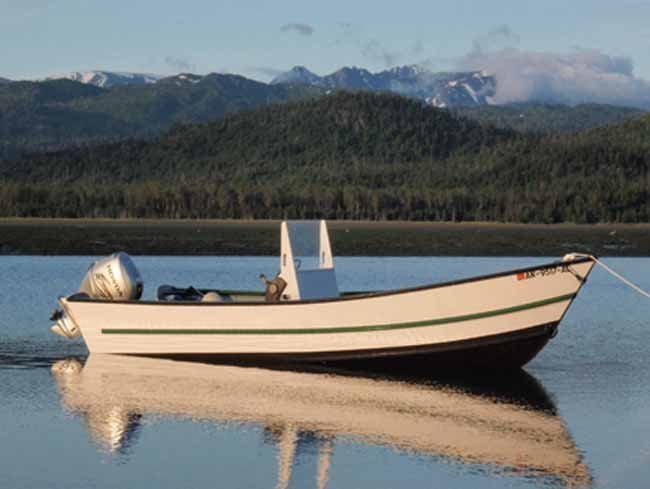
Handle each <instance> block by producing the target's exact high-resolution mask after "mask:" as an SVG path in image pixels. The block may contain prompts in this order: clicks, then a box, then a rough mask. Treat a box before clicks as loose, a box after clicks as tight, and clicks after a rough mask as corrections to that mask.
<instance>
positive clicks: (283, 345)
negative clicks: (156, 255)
mask: <svg viewBox="0 0 650 489" xmlns="http://www.w3.org/2000/svg"><path fill="white" fill-rule="evenodd" d="M593 264H594V263H593V261H592V260H589V259H578V260H573V261H571V262H555V263H551V264H546V265H542V266H539V267H533V268H528V269H522V270H513V271H510V272H506V273H502V274H495V275H490V276H485V277H476V278H472V279H466V280H462V281H456V282H450V283H444V284H436V285H431V286H427V287H418V288H413V289H405V290H399V291H395V292H386V293H375V294H368V295H362V296H352V297H343V298H340V299H330V300H316V301H301V302H283V303H259V302H256V303H253V302H251V303H189V302H182V303H178V302H176V303H174V302H171V303H166V302H146V301H140V302H137V301H128V302H127V301H125V302H108V301H95V300H83V299H71V300H66V299H62V300H61V303H62V305H63V307H64V309H65V310H66V313H67V314H69V316H70V317H71V318H72V319H73V320H74V321H75V323H76V324H77V325H78V326H79V328H80V330H81V332H82V334H83V337H84V339H85V341H86V344H87V345H88V349H89V350H90V351H91V352H95V353H121V354H134V355H151V356H168V357H192V356H196V357H213V358H215V359H222V360H224V361H239V362H246V361H251V362H256V363H257V362H260V361H263V362H265V361H271V362H278V361H281V362H296V361H301V362H304V361H311V362H354V361H359V360H366V361H370V360H371V361H373V362H375V363H379V364H385V365H388V364H390V363H392V362H393V361H394V360H397V361H399V362H402V361H403V360H409V361H412V363H415V364H417V363H422V362H424V363H444V364H452V365H467V366H470V367H472V366H488V367H494V368H503V367H518V366H521V365H523V364H525V363H526V362H527V361H529V360H530V359H531V358H532V357H533V356H534V355H535V354H536V353H537V352H538V351H539V350H540V349H541V348H542V347H543V346H544V345H545V344H546V342H547V341H548V340H549V338H550V337H551V336H552V335H553V334H554V333H555V332H556V330H557V326H558V324H559V322H560V320H561V319H562V317H563V316H564V314H565V313H566V311H567V309H568V307H569V306H570V304H571V302H572V301H573V299H574V298H575V296H576V294H577V293H578V291H579V289H580V287H581V286H582V284H583V283H584V280H585V279H586V277H587V275H588V274H589V272H590V271H591V269H592V267H593Z"/></svg>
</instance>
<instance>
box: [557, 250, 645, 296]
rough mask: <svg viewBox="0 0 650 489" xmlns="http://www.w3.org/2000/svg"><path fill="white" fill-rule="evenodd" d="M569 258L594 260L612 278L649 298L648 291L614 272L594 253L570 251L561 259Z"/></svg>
mask: <svg viewBox="0 0 650 489" xmlns="http://www.w3.org/2000/svg"><path fill="white" fill-rule="evenodd" d="M571 258H589V259H591V260H593V261H594V262H596V263H597V264H598V265H600V266H601V267H603V268H604V269H605V271H607V272H608V273H610V274H611V275H612V276H613V277H614V278H617V279H619V280H620V281H621V282H623V283H624V284H625V285H627V286H628V287H631V288H632V289H634V290H636V291H637V292H638V293H639V294H641V295H642V296H645V297H646V298H647V299H650V293H648V292H647V291H645V290H643V289H642V288H641V287H639V286H638V285H636V284H635V283H632V282H631V281H630V280H628V279H626V278H625V277H624V276H623V275H621V274H620V273H618V272H616V271H615V270H612V269H611V268H610V267H608V266H607V265H605V264H604V263H603V262H602V261H600V260H599V259H598V258H596V257H595V256H594V255H586V254H584V253H570V254H569V255H566V256H565V257H564V258H563V261H564V260H567V259H571Z"/></svg>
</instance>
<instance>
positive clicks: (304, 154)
mask: <svg viewBox="0 0 650 489" xmlns="http://www.w3.org/2000/svg"><path fill="white" fill-rule="evenodd" d="M649 135H650V117H649V116H645V117H642V118H639V119H635V120H632V121H628V122H626V123H623V124H620V125H617V126H613V127H608V128H601V129H592V130H589V131H586V132H581V133H577V134H569V135H561V136H558V135H556V136H535V135H522V134H519V133H516V132H514V131H509V130H503V129H496V128H494V127H492V126H486V125H480V124H478V123H476V122H473V121H470V120H468V119H465V118H462V117H459V116H456V115H453V114H451V113H449V112H448V111H446V110H440V109H435V108H430V107H424V106H423V105H422V104H420V103H418V102H416V101H412V100H408V99H405V98H402V97H399V96H395V95H386V94H383V95H378V94H370V93H346V92H340V93H336V94H333V95H329V96H326V97H321V98H318V99H314V100H308V101H302V102H294V103H290V104H284V105H274V106H269V107H264V108H259V109H255V110H251V111H245V112H240V113H236V114H230V115H227V116H226V117H225V118H224V119H223V120H221V121H218V122H212V123H207V124H189V125H180V126H176V127H174V128H173V129H172V130H171V131H169V132H167V133H166V134H164V135H163V136H160V137H158V138H156V139H155V140H152V141H140V140H129V141H123V142H118V143H113V144H104V145H100V146H94V147H85V148H75V149H71V150H66V151H61V152H58V153H51V154H41V155H33V156H32V157H29V158H25V159H22V160H18V161H13V162H5V163H2V164H0V179H1V180H0V181H1V182H2V183H1V184H0V214H1V215H18V216H68V217H81V216H88V217H93V216H105V217H174V218H178V217H187V218H193V217H223V218H281V217H289V218H313V217H325V218H348V219H417V220H423V219H425V220H497V221H523V222H562V221H575V222H597V221H628V222H638V221H648V219H649V216H650V205H649V203H648V196H649V195H650V193H649V190H650V177H649V176H648V166H649V163H650V138H649V137H648V136H649Z"/></svg>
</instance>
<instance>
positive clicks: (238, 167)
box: [0, 91, 517, 184]
mask: <svg viewBox="0 0 650 489" xmlns="http://www.w3.org/2000/svg"><path fill="white" fill-rule="evenodd" d="M516 138H517V136H516V135H515V133H512V132H510V131H504V130H499V129H494V128H491V127H482V126H481V125H479V124H477V123H474V122H471V121H469V120H467V119H463V118H458V117H456V116H454V115H453V114H451V113H449V112H448V111H444V110H438V109H434V108H431V107H426V106H424V105H422V104H420V103H418V102H416V101H413V100H410V99H406V98H404V97H400V96H398V95H394V94H372V93H365V92H359V93H351V92H345V91H339V92H337V93H336V94H333V95H331V96H328V97H321V98H318V99H314V100H306V101H301V102H293V103H288V104H283V105H272V106H269V107H265V108H260V109H257V110H251V111H243V112H239V113H233V114H230V115H227V116H226V117H225V118H224V119H223V120H221V121H216V122H210V123H207V124H198V125H197V124H187V125H179V126H176V127H174V128H173V129H172V130H171V131H169V132H167V133H166V134H164V135H162V136H160V137H159V138H158V139H156V140H153V141H149V142H143V141H133V140H129V141H125V142H123V143H113V144H109V145H101V146H95V147H85V148H74V149H70V150H66V151H62V152H59V153H53V154H51V155H48V154H45V155H31V156H30V157H29V158H26V159H24V160H23V161H21V162H18V163H16V164H7V165H6V166H5V169H4V171H3V172H2V173H0V176H4V177H7V178H12V177H16V176H17V175H21V178H22V177H25V178H27V179H28V180H29V181H30V182H38V181H42V182H46V181H47V182H55V181H62V180H68V179H70V178H73V179H82V180H86V181H95V182H110V181H113V182H117V181H121V182H124V183H126V182H133V181H136V180H138V179H139V178H142V177H146V178H161V179H167V178H169V179H171V180H175V179H176V178H177V175H178V174H181V173H186V174H189V175H192V177H193V178H199V179H202V178H205V177H208V176H209V175H218V177H217V178H218V179H219V180H222V179H225V180H228V181H232V180H238V179H240V180H241V183H242V184H244V183H252V182H253V181H257V180H260V178H261V176H262V175H265V174H269V173H270V174H273V175H274V176H276V177H277V176H281V174H282V169H283V168H285V169H288V168H293V169H294V170H298V171H300V169H309V171H310V172H311V171H317V170H318V168H320V167H321V166H322V165H323V164H324V162H327V161H335V162H350V163H352V162H355V161H365V160H367V161H374V162H378V163H382V164H384V163H387V164H392V163H393V162H400V163H406V162H419V161H422V160H437V159H444V158H447V157H448V156H450V155H452V154H455V153H463V152H468V151H469V152H471V151H478V150H479V149H480V148H483V147H488V146H491V145H494V144H496V143H498V142H500V141H507V140H511V139H516ZM117 155H120V156H119V158H118V157H117ZM12 168H13V170H11V169H12ZM14 171H15V172H16V173H14ZM343 173H345V172H343ZM337 178H340V177H337Z"/></svg>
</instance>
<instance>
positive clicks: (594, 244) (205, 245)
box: [0, 218, 650, 256]
mask: <svg viewBox="0 0 650 489" xmlns="http://www.w3.org/2000/svg"><path fill="white" fill-rule="evenodd" d="M328 225H329V229H330V236H331V240H332V247H333V249H334V253H335V254H336V255H340V256H346V255H351V256H353V255H357V256H358V255H365V256H562V255H564V254H565V253H568V252H571V251H581V252H588V253H593V254H596V255H599V256H650V224H595V225H577V224H549V225H546V224H506V223H489V222H478V223H477V222H462V223H448V222H403V221H383V222H375V221H329V222H328ZM113 251H126V252H128V253H130V254H133V255H277V254H278V253H279V221H246V220H150V219H143V220H136V219H124V220H121V219H118V220H110V219H8V218H5V219H0V254H38V255H104V254H108V253H111V252H113Z"/></svg>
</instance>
